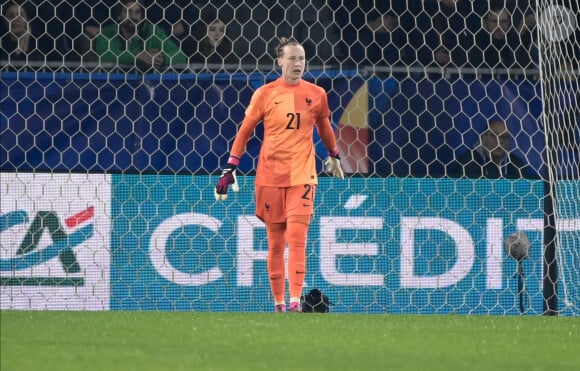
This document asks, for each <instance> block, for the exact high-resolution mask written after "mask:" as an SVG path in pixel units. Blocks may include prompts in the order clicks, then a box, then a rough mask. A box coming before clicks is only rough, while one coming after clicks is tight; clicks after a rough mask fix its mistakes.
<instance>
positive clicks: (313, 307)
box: [301, 289, 333, 313]
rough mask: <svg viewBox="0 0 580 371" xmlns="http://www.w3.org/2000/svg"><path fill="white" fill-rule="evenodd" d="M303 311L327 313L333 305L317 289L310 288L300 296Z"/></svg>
mask: <svg viewBox="0 0 580 371" xmlns="http://www.w3.org/2000/svg"><path fill="white" fill-rule="evenodd" d="M301 299H302V312H303V313H328V312H330V306H331V305H333V303H331V302H330V301H329V300H328V296H326V295H324V294H323V293H322V291H320V290H319V289H312V290H310V292H309V293H308V295H303V296H302V298H301Z"/></svg>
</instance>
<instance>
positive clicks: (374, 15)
mask: <svg viewBox="0 0 580 371" xmlns="http://www.w3.org/2000/svg"><path fill="white" fill-rule="evenodd" d="M366 19H367V22H366V23H365V24H363V25H361V26H360V29H358V30H356V31H355V30H352V31H351V30H349V31H348V32H346V33H345V35H344V37H343V40H344V41H345V42H346V44H347V45H350V48H349V57H348V58H346V59H345V63H346V64H347V65H352V66H357V65H367V66H385V65H387V66H393V65H400V64H403V62H404V61H405V59H406V58H405V57H404V55H403V53H404V50H405V49H404V48H405V45H406V42H407V40H406V37H405V32H404V31H403V29H402V28H401V27H399V17H398V15H397V14H396V13H394V11H393V10H388V11H386V12H380V11H379V10H377V9H373V10H371V11H370V12H369V13H368V14H367V16H366Z"/></svg>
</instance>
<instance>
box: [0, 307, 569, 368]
mask: <svg viewBox="0 0 580 371" xmlns="http://www.w3.org/2000/svg"><path fill="white" fill-rule="evenodd" d="M0 316H1V318H0V325H1V326H0V330H1V332H0V333H1V336H0V370H2V371H20V370H59V371H66V370H75V371H88V370H123V371H128V370H172V371H174V370H580V319H579V318H578V317H574V318H570V317H541V316H538V317H515V316H505V317H500V316H458V315H455V316H454V315H441V316H437V315H434V316H428V315H417V316H412V315H363V314H356V315H354V314H353V315H350V314H300V313H286V314H274V313H186V312H121V311H112V312H59V311H1V312H0Z"/></svg>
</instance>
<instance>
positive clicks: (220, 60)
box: [186, 19, 238, 64]
mask: <svg viewBox="0 0 580 371" xmlns="http://www.w3.org/2000/svg"><path fill="white" fill-rule="evenodd" d="M204 29H205V32H204V33H203V34H204V35H205V37H204V38H203V39H201V41H200V42H199V44H197V48H196V50H191V51H189V52H187V51H186V54H187V55H188V56H189V61H190V62H191V63H199V64H224V63H225V64H232V63H237V61H238V59H237V58H236V56H235V55H234V53H233V48H232V41H231V40H230V39H229V37H228V36H227V35H226V25H225V23H224V22H223V21H221V20H219V19H214V20H213V21H210V22H209V23H208V24H207V25H204ZM199 34H202V31H200V32H199ZM188 45H195V44H193V43H191V44H188Z"/></svg>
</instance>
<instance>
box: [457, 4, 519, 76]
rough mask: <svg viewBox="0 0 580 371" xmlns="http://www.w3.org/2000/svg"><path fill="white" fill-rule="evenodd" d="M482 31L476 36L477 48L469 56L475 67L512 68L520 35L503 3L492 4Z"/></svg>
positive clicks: (514, 65)
mask: <svg viewBox="0 0 580 371" xmlns="http://www.w3.org/2000/svg"><path fill="white" fill-rule="evenodd" d="M482 26H483V27H482V29H481V30H480V31H479V32H478V33H477V34H476V35H475V43H476V47H475V48H472V49H471V52H470V53H469V54H468V56H469V62H470V63H471V64H472V66H473V67H476V68H477V67H483V68H492V69H498V68H512V67H517V66H516V64H515V50H516V49H517V48H518V46H519V35H518V34H517V30H516V29H515V27H514V26H513V23H512V14H511V12H510V11H509V9H508V8H506V7H505V6H504V4H503V2H498V3H495V4H494V3H493V2H492V3H490V9H489V10H488V11H487V12H486V13H485V14H484V16H483V19H482Z"/></svg>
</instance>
